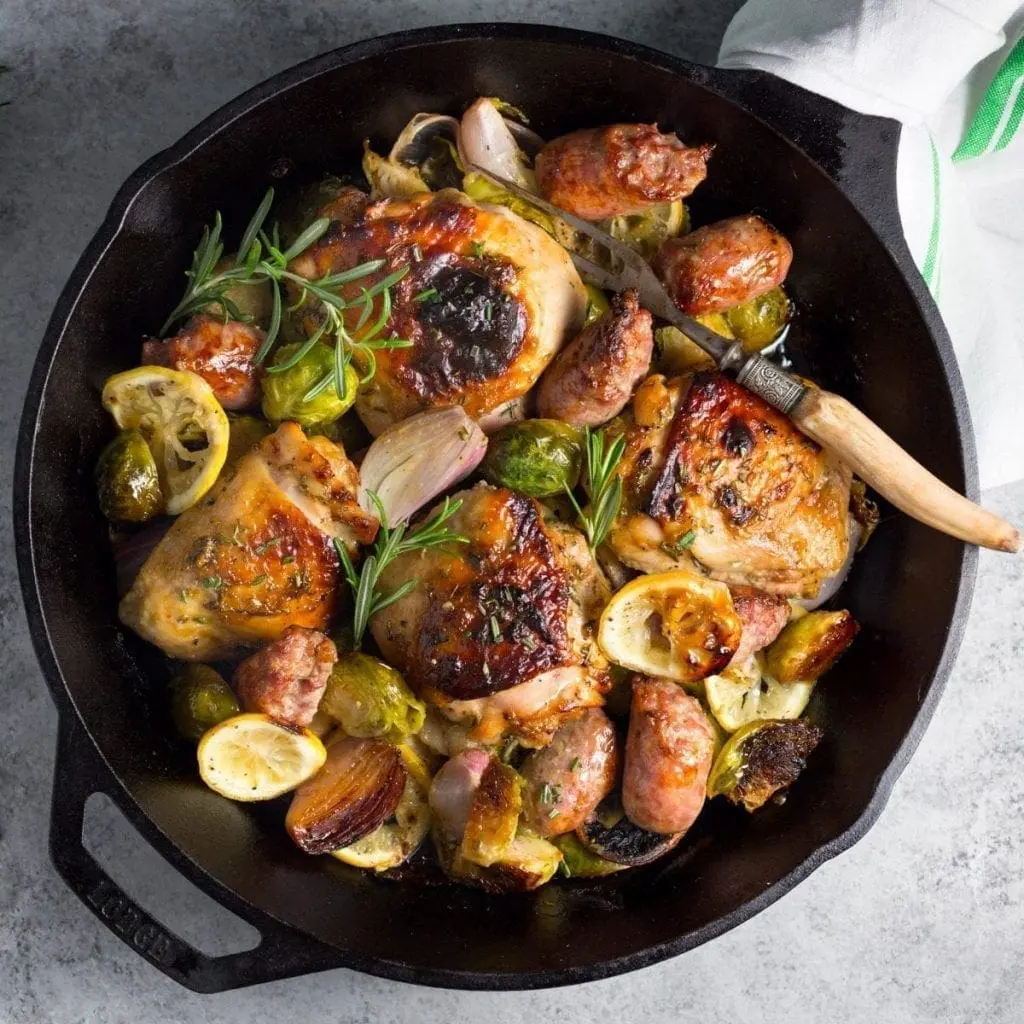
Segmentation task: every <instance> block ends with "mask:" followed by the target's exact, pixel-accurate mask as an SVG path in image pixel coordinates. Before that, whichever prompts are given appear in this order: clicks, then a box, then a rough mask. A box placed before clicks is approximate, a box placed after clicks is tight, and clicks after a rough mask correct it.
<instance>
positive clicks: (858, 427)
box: [789, 388, 1021, 552]
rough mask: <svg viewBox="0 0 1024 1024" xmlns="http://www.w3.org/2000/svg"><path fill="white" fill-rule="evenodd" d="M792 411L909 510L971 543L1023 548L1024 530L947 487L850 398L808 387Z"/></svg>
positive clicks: (867, 479) (879, 489) (872, 483)
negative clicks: (1021, 533)
mask: <svg viewBox="0 0 1024 1024" xmlns="http://www.w3.org/2000/svg"><path fill="white" fill-rule="evenodd" d="M789 415H790V417H791V418H792V420H793V422H794V423H795V424H796V425H797V426H798V427H799V428H800V429H801V430H802V431H803V432H804V433H805V434H806V435H807V436H808V437H811V438H813V439H814V440H815V441H817V442H818V444H820V445H821V446H822V447H824V448H829V449H831V450H832V451H834V452H835V453H836V454H837V455H838V456H839V457H840V458H841V459H842V460H843V461H844V462H845V463H846V464H847V465H848V466H849V467H850V468H851V469H852V470H853V471H854V472H855V473H856V474H857V475H858V476H859V477H860V478H861V479H862V480H863V481H864V482H865V483H867V484H869V485H870V486H871V487H873V488H874V489H875V490H876V491H877V492H878V493H879V494H881V495H882V496H883V497H884V498H886V499H887V500H888V501H890V502H891V503H892V504H893V505H895V506H896V507H897V508H898V509H901V510H902V511H904V512H906V513H907V515H908V516H913V518H914V519H917V520H919V521H920V522H922V523H927V524H928V525H929V526H934V527H935V529H937V530H942V532H943V533H948V534H950V535H951V536H953V537H958V538H959V539H960V540H965V541H967V542H968V543H969V544H979V545H981V547H985V548H992V549H993V550H995V551H1011V552H1015V551H1019V550H1020V547H1021V535H1020V533H1019V532H1018V531H1017V530H1016V529H1015V528H1014V527H1013V526H1011V525H1010V524H1009V523H1008V522H1006V521H1005V520H1003V519H1000V518H999V516H996V515H993V514H992V513H991V512H987V511H986V510H985V509H983V508H982V507H981V506H980V505H976V504H975V503H974V502H973V501H969V500H968V499H967V498H965V497H964V496H963V495H962V494H957V492H956V491H954V490H953V489H952V488H951V487H947V486H946V485H945V484H944V483H943V482H942V481H941V480H940V479H939V478H938V477H937V476H934V475H933V474H931V473H929V472H928V470H927V469H925V468H924V466H922V465H921V464H920V463H919V462H917V461H916V460H915V459H913V458H912V457H911V456H910V455H908V454H907V453H906V452H905V451H904V450H903V449H902V448H901V447H900V446H899V445H898V444H897V443H896V442H895V441H894V440H893V439H892V438H891V437H889V435H888V434H886V433H885V431H883V430H881V429H880V428H879V427H877V426H875V424H874V423H872V422H871V420H869V419H868V418H867V416H865V415H864V413H862V412H861V411H860V410H859V409H857V408H856V406H854V405H851V404H850V403H849V402H848V401H847V400H846V399H845V398H841V397H840V396H839V395H835V394H832V392H830V391H820V390H818V389H817V388H808V389H807V391H806V392H805V394H804V395H803V397H801V399H800V400H799V402H797V404H796V406H795V407H794V408H792V409H791V410H790V412H789Z"/></svg>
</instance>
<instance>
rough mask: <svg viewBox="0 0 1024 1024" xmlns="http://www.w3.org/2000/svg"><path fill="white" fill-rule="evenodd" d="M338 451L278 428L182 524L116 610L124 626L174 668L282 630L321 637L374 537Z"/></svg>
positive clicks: (350, 470) (350, 469)
mask: <svg viewBox="0 0 1024 1024" xmlns="http://www.w3.org/2000/svg"><path fill="white" fill-rule="evenodd" d="M358 486H359V478H358V475H357V473H356V469H355V467H354V466H353V465H352V463H351V462H349V460H348V459H347V458H346V457H345V452H344V450H343V449H342V448H341V447H340V446H338V445H336V444H334V443H333V442H332V441H329V440H327V438H325V437H313V438H307V437H306V436H305V435H304V434H303V432H302V430H301V428H300V427H299V426H298V425H297V424H295V423H284V424H282V425H281V426H280V427H279V428H278V429H277V431H276V432H275V433H273V434H271V435H270V436H269V437H266V438H264V439H263V441H261V442H260V443H259V445H257V446H256V447H255V448H254V449H253V450H252V451H251V452H250V453H249V454H248V455H246V456H244V457H243V458H242V459H241V460H240V461H239V463H238V465H237V467H236V468H235V470H234V472H233V473H232V474H229V475H228V476H227V477H226V478H224V479H222V480H221V481H219V482H218V483H217V484H216V486H215V487H214V489H213V490H212V491H211V492H210V494H209V495H208V496H207V497H206V498H204V499H203V500H202V501H201V502H200V503H199V504H198V505H196V506H195V507H193V508H191V509H189V510H188V511H187V512H184V513H183V514H182V515H180V516H179V517H178V518H177V519H176V520H175V522H174V525H173V526H172V527H171V528H170V530H169V531H168V532H167V535H166V536H165V537H164V538H163V540H161V541H160V543H159V544H158V545H157V547H156V548H155V549H154V550H153V553H152V554H151V555H150V556H149V558H148V559H147V560H146V562H145V564H144V565H143V566H142V569H141V571H140V572H139V575H138V576H137V577H136V579H135V582H134V583H133V584H132V587H131V589H130V590H129V591H128V593H127V594H126V595H125V596H124V598H123V600H122V601H121V606H120V609H119V613H120V616H121V621H122V622H124V623H125V624H126V625H128V626H130V627H131V628H132V629H134V630H135V631H136V632H137V633H138V634H139V635H140V636H142V637H144V638H145V639H147V640H149V641H150V642H151V643H154V644H156V646H157V647H159V648H160V649H161V650H163V651H164V652H165V653H167V654H169V655H171V657H174V658H184V659H186V660H196V661H206V660H211V659H217V658H231V657H233V656H235V655H237V654H240V653H242V652H244V651H245V650H247V649H249V648H251V647H254V646H256V645H257V644H258V643H260V642H261V641H265V640H274V639H276V638H278V637H279V636H281V635H282V634H283V633H284V631H285V630H286V629H287V628H288V627H289V626H306V627H309V628H313V629H324V628H326V626H327V624H328V622H329V620H330V617H331V613H332V611H333V610H334V607H335V601H336V597H337V589H338V585H339V580H340V573H339V565H338V555H337V552H336V551H335V548H334V539H335V538H337V539H338V540H339V541H341V542H342V543H344V544H345V546H346V548H347V549H348V551H349V552H350V554H352V555H353V556H354V555H355V553H356V550H357V547H358V545H359V544H368V543H370V541H372V540H373V538H374V537H375V536H376V533H377V525H378V524H377V520H376V519H375V518H374V517H373V516H370V515H367V513H365V512H364V511H363V510H362V509H361V508H360V507H359V505H358V503H357V501H356V493H357V491H358Z"/></svg>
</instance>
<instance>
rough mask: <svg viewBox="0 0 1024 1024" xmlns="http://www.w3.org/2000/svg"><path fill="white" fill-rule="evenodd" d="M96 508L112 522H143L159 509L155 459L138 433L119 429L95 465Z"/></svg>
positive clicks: (161, 502) (159, 497) (160, 504)
mask: <svg viewBox="0 0 1024 1024" xmlns="http://www.w3.org/2000/svg"><path fill="white" fill-rule="evenodd" d="M96 489H97V491H98V492H99V499H100V509H101V510H102V512H103V514H104V515H105V516H106V517H107V519H109V520H110V521H111V522H113V523H145V522H147V521H148V520H150V519H152V518H153V517H154V516H155V515H157V514H158V513H159V512H161V511H162V510H163V507H164V496H163V492H162V491H161V490H160V478H159V476H158V474H157V470H156V460H155V459H154V458H153V453H152V452H151V451H150V450H149V445H148V444H146V439H145V438H144V437H143V436H142V433H141V432H140V431H138V430H122V431H121V433H120V434H118V435H117V437H115V438H114V440H113V441H111V442H110V444H108V445H107V447H106V448H104V449H103V451H102V453H101V454H100V457H99V460H98V461H97V463H96Z"/></svg>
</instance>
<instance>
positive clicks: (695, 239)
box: [654, 214, 793, 316]
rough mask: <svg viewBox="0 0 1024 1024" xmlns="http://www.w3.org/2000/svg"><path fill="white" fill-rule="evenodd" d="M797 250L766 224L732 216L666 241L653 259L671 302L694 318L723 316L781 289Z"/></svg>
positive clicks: (750, 216)
mask: <svg viewBox="0 0 1024 1024" xmlns="http://www.w3.org/2000/svg"><path fill="white" fill-rule="evenodd" d="M792 261H793V247H792V246H791V245H790V244H789V242H788V241H787V240H786V239H785V237H784V236H783V235H781V234H779V232H778V231H776V230H775V228H773V227H772V226H771V224H769V223H768V222H767V221H766V220H763V219H762V218H760V217H758V216H756V215H754V214H749V215H748V216H746V217H729V218H728V219H727V220H720V221H718V222H717V223H715V224H708V225H706V226H705V227H702V228H697V230H696V231H691V232H690V233H689V234H688V235H682V236H681V237H679V238H669V239H666V240H665V241H664V242H663V243H662V246H661V248H660V249H659V250H658V255H657V256H656V257H655V259H654V269H655V270H656V271H657V273H658V276H659V277H660V278H661V279H662V281H664V282H665V287H666V288H667V289H668V292H669V294H670V295H671V296H672V301H673V302H675V304H676V305H677V306H678V307H679V308H680V309H681V310H682V311H683V312H684V313H689V314H690V316H701V315H702V314H704V313H720V312H721V311H722V310H725V309H731V308H732V307H733V306H739V305H741V304H742V303H744V302H749V301H750V300H751V299H756V298H757V297H758V296H759V295H764V294H765V293H766V292H770V291H771V290H772V289H773V288H777V287H778V286H779V285H780V284H782V282H783V281H784V280H785V278H786V274H787V273H789V265H790V263H792Z"/></svg>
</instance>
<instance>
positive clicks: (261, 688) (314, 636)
mask: <svg viewBox="0 0 1024 1024" xmlns="http://www.w3.org/2000/svg"><path fill="white" fill-rule="evenodd" d="M337 660H338V651H337V649H336V648H335V646H334V644H333V642H332V641H331V640H330V639H329V638H328V637H326V636H324V634H323V633H321V632H320V631H319V630H316V629H305V628H304V627H302V626H289V627H288V628H287V629H286V630H285V631H284V633H282V634H281V636H280V637H278V639H277V640H274V641H273V642H272V643H269V644H267V646H266V647H264V648H263V649H262V650H261V651H257V652H256V653H255V654H253V655H250V656H249V657H248V658H246V659H245V661H243V662H242V663H241V665H239V666H238V668H236V669H235V675H234V680H233V681H234V686H235V690H236V691H237V692H238V699H239V700H240V701H241V702H242V707H244V708H245V710H246V711H259V712H262V713H263V714H265V715H270V716H271V717H272V718H275V719H277V721H279V722H281V723H283V724H284V725H294V726H306V725H309V723H310V722H312V721H313V715H315V714H316V709H317V706H318V705H319V703H320V698H321V697H322V696H323V694H324V689H325V688H326V686H327V677H328V676H329V675H330V674H331V669H332V668H333V667H334V663H335V662H336V661H337Z"/></svg>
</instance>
